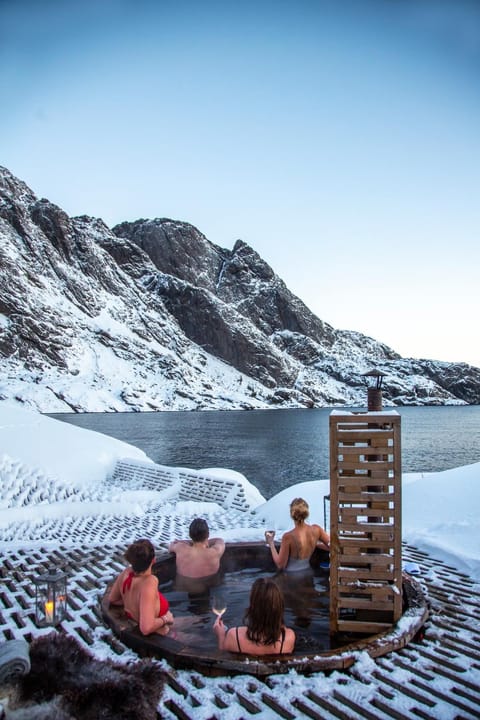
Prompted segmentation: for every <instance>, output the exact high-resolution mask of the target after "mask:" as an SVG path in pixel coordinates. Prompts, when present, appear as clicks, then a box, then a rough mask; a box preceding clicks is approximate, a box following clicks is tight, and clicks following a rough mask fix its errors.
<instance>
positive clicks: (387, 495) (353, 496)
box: [337, 484, 395, 503]
mask: <svg viewBox="0 0 480 720" xmlns="http://www.w3.org/2000/svg"><path fill="white" fill-rule="evenodd" d="M368 487H370V485H367V484H365V490H361V491H359V490H358V488H355V490H354V491H353V492H339V493H338V495H337V498H338V502H339V503H344V502H346V503H352V502H353V503H354V502H358V503H367V502H371V501H373V502H379V501H383V502H393V500H394V498H395V493H394V492H393V490H392V491H391V492H385V491H381V492H375V491H374V490H367V489H366V488H368Z"/></svg>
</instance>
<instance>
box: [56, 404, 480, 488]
mask: <svg viewBox="0 0 480 720" xmlns="http://www.w3.org/2000/svg"><path fill="white" fill-rule="evenodd" d="M395 410H396V411H397V412H398V413H399V414H400V415H401V418H402V469H403V472H432V471H436V470H448V469H450V468H453V467H459V466H461V465H469V464H471V463H474V462H480V406H478V405H469V406H461V407H457V406H453V407H405V408H395ZM331 411H332V408H321V409H316V410H305V409H294V410H227V411H213V410H212V411H202V412H152V413H82V414H73V413H72V414H57V415H51V417H55V418H57V419H59V420H63V421H66V422H69V423H72V424H74V425H78V426H80V427H83V428H88V429H90V430H95V431H97V432H102V433H105V434H106V435H110V436H111V437H114V438H117V439H119V440H124V441H125V442H128V443H131V444H132V445H135V446H136V447H139V448H141V449H142V450H144V451H145V453H146V454H147V455H148V457H150V458H151V459H152V460H153V461H154V462H157V463H160V464H161V465H177V466H183V467H191V468H195V469H200V468H209V467H227V468H231V469H232V470H237V471H238V472H241V473H243V474H244V475H245V476H246V477H247V478H248V480H249V481H250V482H252V483H253V484H254V485H255V486H256V487H257V488H258V489H259V490H260V492H261V493H262V494H263V495H264V496H265V497H266V498H270V497H272V495H275V494H276V493H277V492H279V491H280V490H283V489H284V488H286V487H289V486H290V485H293V484H295V483H299V482H305V481H307V480H322V479H326V478H328V476H329V457H328V453H329V438H328V419H329V416H330V413H331Z"/></svg>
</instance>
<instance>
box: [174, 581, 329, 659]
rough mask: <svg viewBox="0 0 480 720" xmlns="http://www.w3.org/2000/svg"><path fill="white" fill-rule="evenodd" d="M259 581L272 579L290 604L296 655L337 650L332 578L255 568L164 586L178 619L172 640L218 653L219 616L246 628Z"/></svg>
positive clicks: (289, 620) (287, 612) (228, 623)
mask: <svg viewBox="0 0 480 720" xmlns="http://www.w3.org/2000/svg"><path fill="white" fill-rule="evenodd" d="M259 577H271V578H273V579H274V580H275V582H276V583H277V584H278V586H279V587H280V589H281V591H282V592H283V596H284V600H285V625H287V627H291V628H293V630H294V631H295V635H296V642H295V652H304V653H312V652H324V651H326V650H329V649H330V648H331V645H330V635H329V591H328V573H325V572H323V571H321V570H319V571H307V572H306V573H302V572H299V573H282V572H278V573H266V572H265V570H264V569H261V568H252V567H249V568H247V569H244V570H237V571H235V572H228V573H223V574H219V575H217V576H215V577H214V578H213V579H208V580H207V581H203V580H201V579H196V580H190V579H188V578H178V577H177V578H175V579H174V580H170V581H168V582H165V583H162V584H161V585H160V590H161V591H162V593H163V594H164V595H165V596H166V597H167V598H168V601H169V603H170V609H171V611H172V613H173V615H174V617H175V621H176V622H175V624H174V626H173V628H172V632H171V637H172V638H174V639H175V638H176V639H178V640H179V641H181V642H182V643H186V644H188V645H190V646H191V647H193V648H195V647H197V648H199V649H201V650H202V651H206V650H207V651H208V650H214V649H215V648H216V647H217V641H216V637H215V634H214V632H213V624H214V622H215V619H216V615H215V613H214V612H213V608H215V609H216V610H217V611H221V610H223V608H226V609H225V612H224V614H223V616H222V619H223V622H224V623H225V625H226V626H227V627H235V626H236V625H243V624H244V621H243V618H244V615H245V611H246V609H247V607H248V601H249V596H250V589H251V587H252V584H253V583H254V582H255V580H256V579H257V578H259Z"/></svg>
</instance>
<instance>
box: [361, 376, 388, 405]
mask: <svg viewBox="0 0 480 720" xmlns="http://www.w3.org/2000/svg"><path fill="white" fill-rule="evenodd" d="M385 374H386V373H382V372H380V370H369V371H368V372H366V373H363V377H364V378H365V383H366V385H367V388H368V389H367V408H368V412H380V411H381V410H382V381H383V378H384V377H385Z"/></svg>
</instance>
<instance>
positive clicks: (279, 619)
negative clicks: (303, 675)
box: [213, 578, 295, 655]
mask: <svg viewBox="0 0 480 720" xmlns="http://www.w3.org/2000/svg"><path fill="white" fill-rule="evenodd" d="M283 612H284V602H283V595H282V593H281V591H280V589H279V588H278V586H277V585H276V583H275V582H274V581H273V580H270V579H268V578H259V579H258V580H255V582H254V583H253V585H252V589H251V591H250V605H249V607H248V610H247V612H246V614H245V621H246V623H247V624H246V625H242V626H240V627H234V628H230V629H227V628H226V627H225V625H224V624H223V621H222V618H221V617H218V618H217V619H216V621H215V624H214V626H213V631H214V633H215V635H216V636H217V640H218V647H219V649H220V650H228V651H229V652H238V653H244V654H245V655H273V654H275V655H280V654H282V653H291V652H293V648H294V647H295V633H294V631H293V630H292V629H291V628H287V627H285V625H284V622H283Z"/></svg>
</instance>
